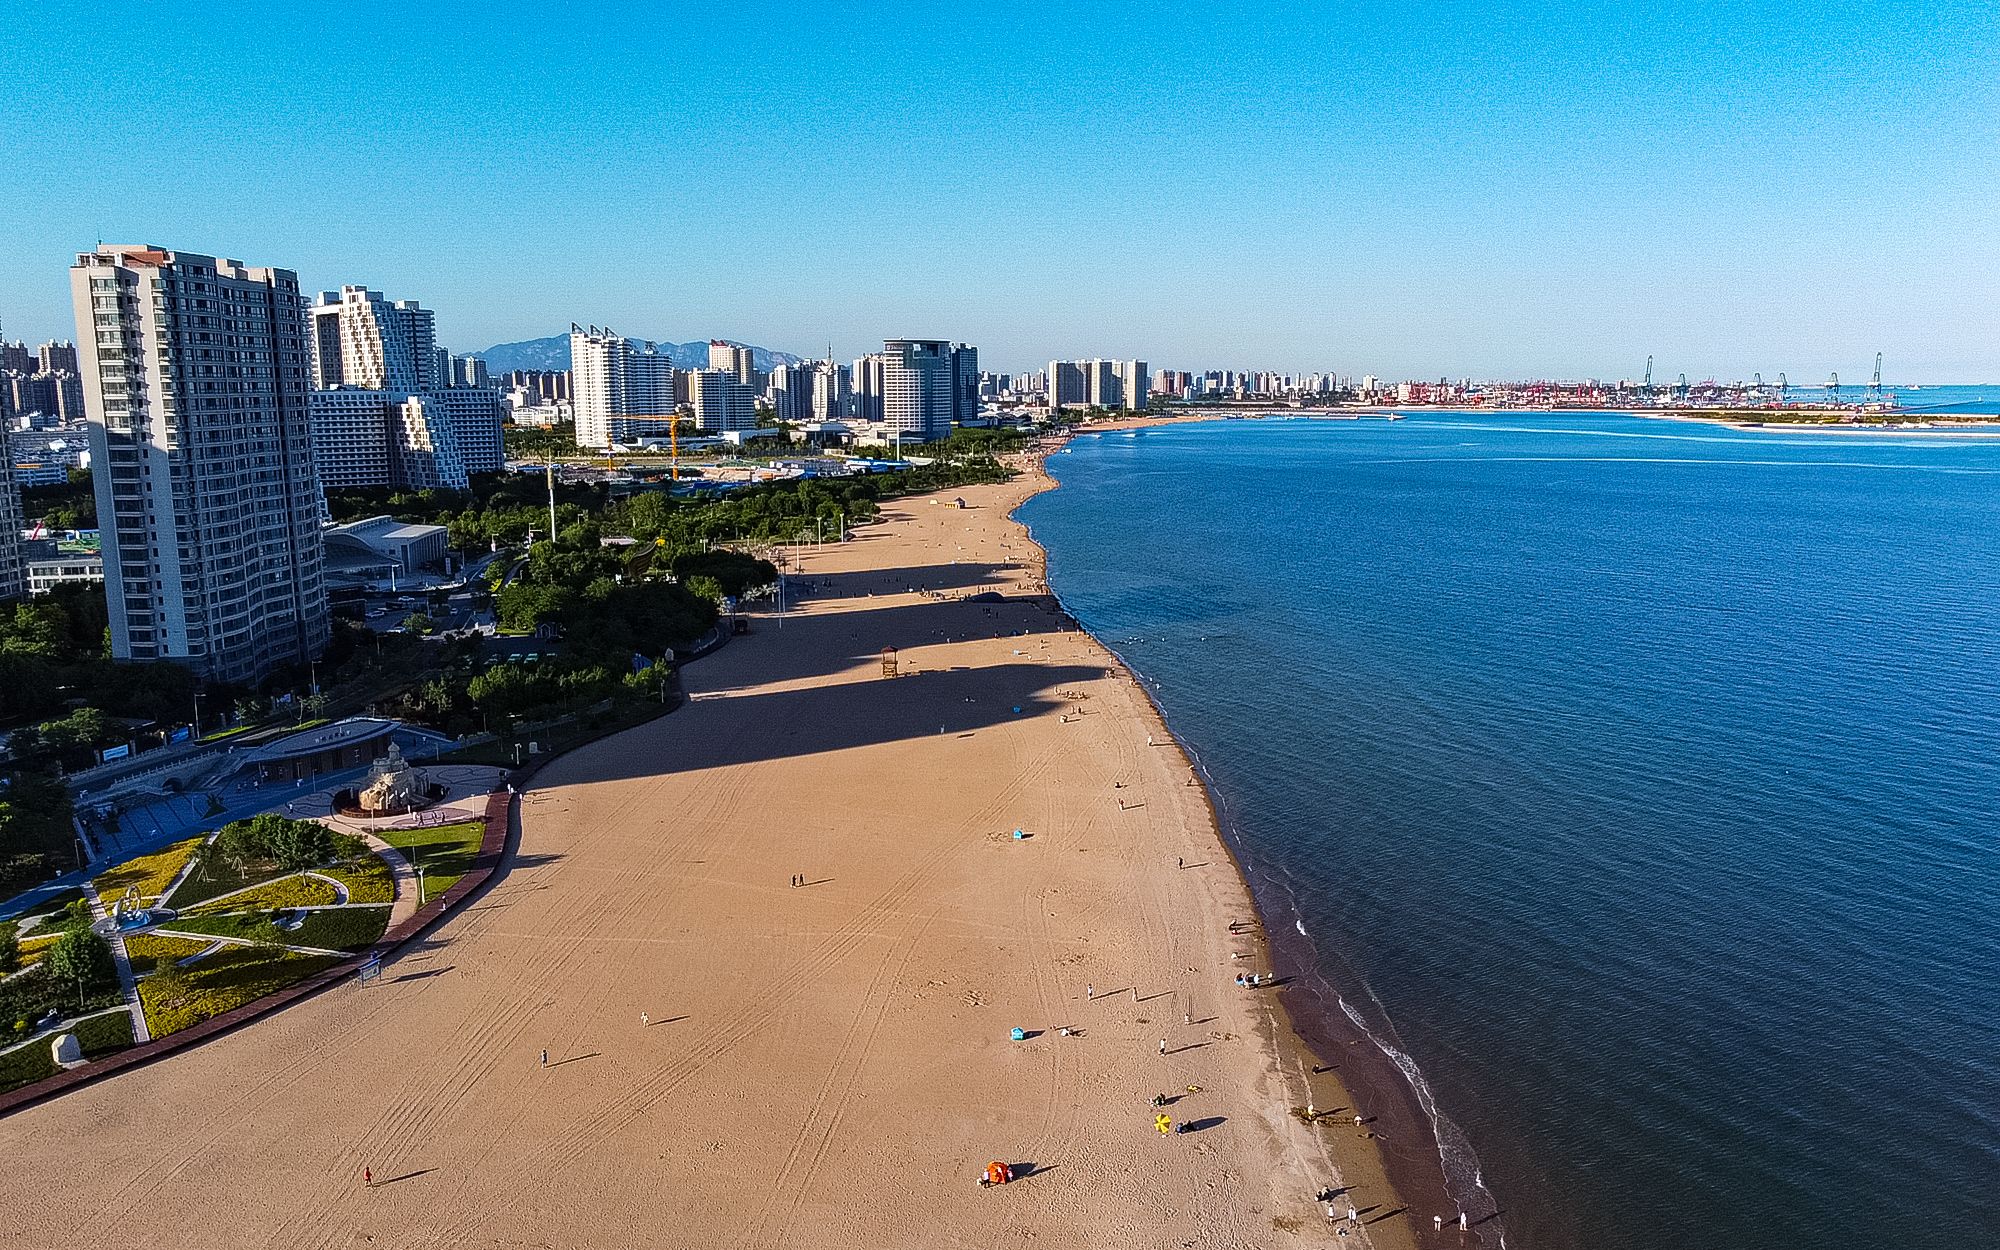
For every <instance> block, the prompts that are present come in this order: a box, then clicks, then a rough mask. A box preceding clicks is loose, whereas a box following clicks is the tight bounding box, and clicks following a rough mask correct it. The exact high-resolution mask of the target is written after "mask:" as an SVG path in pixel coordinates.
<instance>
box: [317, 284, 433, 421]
mask: <svg viewBox="0 0 2000 1250" xmlns="http://www.w3.org/2000/svg"><path fill="white" fill-rule="evenodd" d="M312 345H313V386H314V387H315V388H317V389H319V390H329V389H331V388H333V387H336V386H355V387H360V388H361V389H363V390H371V391H399V392H402V393H404V394H408V393H410V392H412V391H429V390H436V389H438V388H440V387H445V386H450V385H451V381H450V379H449V378H441V377H439V376H438V373H437V365H438V360H437V323H436V317H435V315H434V314H433V313H432V312H431V310H430V309H428V308H425V307H423V306H422V305H421V304H418V303H417V302H416V301H415V300H403V299H399V300H395V301H391V300H389V299H388V298H386V297H385V296H383V295H382V294H381V293H380V292H377V291H371V290H369V289H368V288H367V287H365V286H344V287H342V288H340V290H338V291H322V292H320V296H319V300H318V302H316V303H315V304H314V305H313V306H312Z"/></svg>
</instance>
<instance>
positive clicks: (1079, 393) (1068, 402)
mask: <svg viewBox="0 0 2000 1250" xmlns="http://www.w3.org/2000/svg"><path fill="white" fill-rule="evenodd" d="M1047 397H1048V403H1049V411H1050V412H1061V411H1062V410H1063V409H1064V408H1076V407H1081V406H1082V405H1084V404H1085V403H1088V402H1089V394H1088V392H1087V391H1086V390H1085V388H1084V382H1083V367H1082V366H1081V365H1079V364H1078V363H1077V362H1076V361H1074V360H1051V361H1050V362H1049V377H1048V390H1047Z"/></svg>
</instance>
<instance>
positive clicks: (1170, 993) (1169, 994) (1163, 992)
mask: <svg viewBox="0 0 2000 1250" xmlns="http://www.w3.org/2000/svg"><path fill="white" fill-rule="evenodd" d="M1173 996H1174V992H1173V991H1172V990H1161V991H1160V992H1159V993H1157V994H1148V995H1146V996H1145V997H1144V998H1141V999H1139V1000H1137V1001H1139V1002H1142V1003H1150V1002H1152V1001H1153V1000H1154V999H1156V998H1172V997H1173Z"/></svg>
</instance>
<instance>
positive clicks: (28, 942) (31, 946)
mask: <svg viewBox="0 0 2000 1250" xmlns="http://www.w3.org/2000/svg"><path fill="white" fill-rule="evenodd" d="M61 936H62V934H60V933H51V934H49V935H48V936H47V937H33V938H22V939H21V945H20V947H19V950H20V952H21V962H20V965H19V966H20V967H21V968H32V967H34V966H35V965H36V964H38V963H40V962H42V957H43V956H45V955H47V954H48V953H49V949H50V948H51V947H53V946H54V945H55V944H56V939H57V938H59V937H61Z"/></svg>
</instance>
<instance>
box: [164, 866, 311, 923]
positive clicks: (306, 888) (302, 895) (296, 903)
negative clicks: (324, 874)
mask: <svg viewBox="0 0 2000 1250" xmlns="http://www.w3.org/2000/svg"><path fill="white" fill-rule="evenodd" d="M339 901H340V895H339V893H338V892H337V891H336V890H335V889H334V888H333V887H332V886H331V885H329V884H327V883H326V882H324V881H321V880H320V879H318V878H317V877H302V876H300V875H299V874H297V873H291V874H288V875H286V876H283V877H279V878H278V879H277V880H276V881H267V882H265V883H264V884H263V885H260V886H258V887H257V888H255V889H253V890H245V891H244V892H243V893H241V894H232V895H230V896H229V897H228V898H225V899H221V900H220V901H212V902H207V903H203V904H202V905H201V906H199V907H196V908H194V909H193V910H194V914H195V915H211V914H213V913H215V912H222V911H244V910H247V909H249V908H253V907H263V908H273V907H324V906H326V905H328V904H330V903H336V902H339ZM168 927H169V928H171V927H172V926H171V925H170V926H168Z"/></svg>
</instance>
